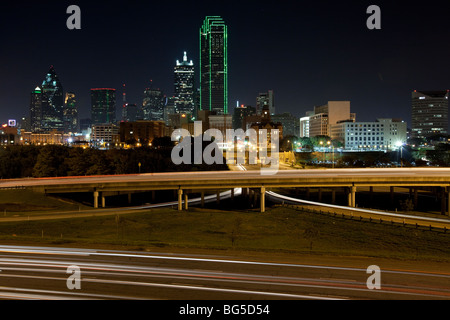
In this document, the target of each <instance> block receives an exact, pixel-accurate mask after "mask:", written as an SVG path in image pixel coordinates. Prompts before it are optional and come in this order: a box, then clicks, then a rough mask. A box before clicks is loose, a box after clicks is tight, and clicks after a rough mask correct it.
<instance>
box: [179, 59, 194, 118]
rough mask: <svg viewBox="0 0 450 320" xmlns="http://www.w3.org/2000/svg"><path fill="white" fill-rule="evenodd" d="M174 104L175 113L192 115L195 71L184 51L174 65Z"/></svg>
mask: <svg viewBox="0 0 450 320" xmlns="http://www.w3.org/2000/svg"><path fill="white" fill-rule="evenodd" d="M174 92H175V95H174V98H175V101H174V106H175V111H176V112H177V113H187V114H190V115H192V116H193V115H194V112H195V110H194V106H195V103H194V94H195V72H194V63H193V62H192V60H190V61H188V58H187V53H186V52H184V56H183V61H181V62H180V61H178V60H177V61H176V65H175V67H174Z"/></svg>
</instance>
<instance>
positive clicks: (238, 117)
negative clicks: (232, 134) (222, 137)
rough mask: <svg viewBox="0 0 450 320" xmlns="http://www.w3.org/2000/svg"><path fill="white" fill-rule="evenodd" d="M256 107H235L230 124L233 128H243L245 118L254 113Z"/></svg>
mask: <svg viewBox="0 0 450 320" xmlns="http://www.w3.org/2000/svg"><path fill="white" fill-rule="evenodd" d="M255 113H256V109H255V108H254V107H252V106H244V105H241V106H240V107H236V108H235V109H234V112H233V118H232V125H233V129H235V130H236V129H243V130H244V131H245V130H246V128H245V118H246V117H249V116H252V115H255Z"/></svg>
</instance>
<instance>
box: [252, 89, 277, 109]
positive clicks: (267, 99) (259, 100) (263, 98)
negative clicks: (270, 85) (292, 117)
mask: <svg viewBox="0 0 450 320" xmlns="http://www.w3.org/2000/svg"><path fill="white" fill-rule="evenodd" d="M264 106H268V107H269V112H270V115H274V114H275V101H274V96H273V90H269V91H267V92H264V93H260V94H259V95H258V96H257V97H256V112H257V113H258V114H261V112H262V110H263V109H264Z"/></svg>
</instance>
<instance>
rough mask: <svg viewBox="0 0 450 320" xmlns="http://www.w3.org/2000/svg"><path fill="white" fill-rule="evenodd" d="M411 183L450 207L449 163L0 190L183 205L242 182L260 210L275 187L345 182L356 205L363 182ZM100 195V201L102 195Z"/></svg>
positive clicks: (56, 181) (183, 175)
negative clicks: (149, 195) (135, 197)
mask: <svg viewBox="0 0 450 320" xmlns="http://www.w3.org/2000/svg"><path fill="white" fill-rule="evenodd" d="M380 186H384V187H390V188H391V192H393V188H394V187H409V188H412V190H414V197H415V199H417V190H418V188H423V187H438V188H440V190H441V195H442V197H441V199H442V201H441V203H442V208H443V212H446V213H447V214H448V212H449V208H450V168H380V169H378V168H364V169H315V170H280V171H278V172H277V173H276V174H273V175H261V173H260V172H259V171H208V172H174V173H146V174H133V175H108V176H80V177H59V178H26V179H9V180H1V181H0V190H1V189H9V188H29V189H33V190H34V191H39V192H44V193H47V194H51V193H73V192H92V194H93V197H94V207H98V206H99V205H100V203H101V205H102V206H105V198H106V197H108V196H113V195H119V194H129V195H131V194H132V193H135V192H145V191H152V190H176V192H177V193H178V209H179V210H182V209H183V207H182V203H183V198H184V203H186V204H187V199H188V194H189V193H201V195H202V199H203V197H204V193H205V192H209V193H211V192H217V194H219V192H220V191H221V190H226V189H231V190H234V188H243V195H244V196H245V195H247V194H248V193H249V192H251V191H252V192H256V193H258V194H259V195H260V207H261V211H262V212H264V210H265V192H266V190H267V189H270V188H298V187H303V188H305V187H306V188H329V189H331V190H332V192H334V190H336V188H344V189H345V190H347V191H348V192H347V194H348V206H349V207H355V206H356V192H357V190H358V187H380ZM99 200H101V202H100V201H99Z"/></svg>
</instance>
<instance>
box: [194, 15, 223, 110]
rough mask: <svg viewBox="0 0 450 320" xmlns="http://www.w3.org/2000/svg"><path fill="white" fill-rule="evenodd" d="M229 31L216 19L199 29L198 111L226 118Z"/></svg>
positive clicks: (208, 19)
mask: <svg viewBox="0 0 450 320" xmlns="http://www.w3.org/2000/svg"><path fill="white" fill-rule="evenodd" d="M227 47H228V31H227V26H226V25H225V22H224V21H223V19H222V18H221V17H219V16H207V17H206V18H205V20H204V21H203V25H202V27H201V28H200V108H201V110H210V111H215V112H216V113H217V114H218V115H220V114H228V53H227V50H228V49H227Z"/></svg>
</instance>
